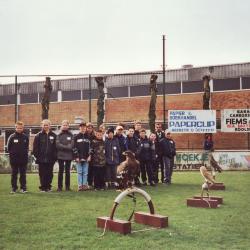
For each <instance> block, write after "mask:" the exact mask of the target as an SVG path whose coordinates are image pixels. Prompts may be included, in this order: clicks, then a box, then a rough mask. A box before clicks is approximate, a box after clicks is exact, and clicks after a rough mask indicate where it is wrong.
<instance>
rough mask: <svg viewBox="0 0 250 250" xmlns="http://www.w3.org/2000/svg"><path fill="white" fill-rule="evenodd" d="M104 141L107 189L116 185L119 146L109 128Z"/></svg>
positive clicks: (111, 129)
mask: <svg viewBox="0 0 250 250" xmlns="http://www.w3.org/2000/svg"><path fill="white" fill-rule="evenodd" d="M107 136H108V137H107V138H106V140H105V157H106V175H105V176H106V182H107V186H108V187H109V188H114V187H115V184H116V172H117V171H116V170H117V166H118V165H119V163H120V151H121V149H120V144H119V141H118V139H117V138H115V137H114V129H113V128H109V129H108V131H107Z"/></svg>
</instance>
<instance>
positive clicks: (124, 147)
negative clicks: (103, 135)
mask: <svg viewBox="0 0 250 250" xmlns="http://www.w3.org/2000/svg"><path fill="white" fill-rule="evenodd" d="M114 138H117V139H118V141H119V144H120V148H121V153H123V152H125V151H126V150H128V145H127V139H126V137H125V136H124V135H118V134H116V135H115V136H114Z"/></svg>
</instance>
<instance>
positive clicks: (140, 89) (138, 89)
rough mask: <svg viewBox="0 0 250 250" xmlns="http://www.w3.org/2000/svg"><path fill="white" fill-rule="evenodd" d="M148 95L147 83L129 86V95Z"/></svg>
mask: <svg viewBox="0 0 250 250" xmlns="http://www.w3.org/2000/svg"><path fill="white" fill-rule="evenodd" d="M148 95H150V90H149V84H148V85H138V86H131V87H130V96H131V97H133V96H148Z"/></svg>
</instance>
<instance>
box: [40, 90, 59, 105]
mask: <svg viewBox="0 0 250 250" xmlns="http://www.w3.org/2000/svg"><path fill="white" fill-rule="evenodd" d="M43 95H44V92H42V93H39V102H41V101H42V98H43ZM50 101H51V102H57V101H58V100H57V91H52V92H51V95H50Z"/></svg>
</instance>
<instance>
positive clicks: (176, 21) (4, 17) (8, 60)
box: [0, 0, 250, 82]
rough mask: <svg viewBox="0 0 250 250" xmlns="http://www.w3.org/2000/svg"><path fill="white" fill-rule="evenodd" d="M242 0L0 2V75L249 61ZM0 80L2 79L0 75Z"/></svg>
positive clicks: (248, 4) (246, 7)
mask: <svg viewBox="0 0 250 250" xmlns="http://www.w3.org/2000/svg"><path fill="white" fill-rule="evenodd" d="M249 13H250V1H248V0H238V1H237V0H123V1H122V0H0V30H1V38H0V39H1V40H0V44H1V46H0V74H1V75H4V74H72V73H84V74H85V73H86V74H90V73H123V72H137V71H147V70H159V69H161V65H162V35H163V34H165V35H166V63H167V67H169V68H180V67H181V66H182V65H183V64H193V65H194V66H203V65H217V64H228V63H238V62H248V61H250V28H249V24H250V14H249ZM0 82H2V80H1V79H0Z"/></svg>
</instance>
